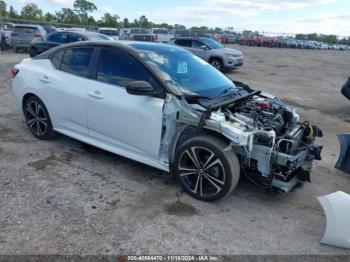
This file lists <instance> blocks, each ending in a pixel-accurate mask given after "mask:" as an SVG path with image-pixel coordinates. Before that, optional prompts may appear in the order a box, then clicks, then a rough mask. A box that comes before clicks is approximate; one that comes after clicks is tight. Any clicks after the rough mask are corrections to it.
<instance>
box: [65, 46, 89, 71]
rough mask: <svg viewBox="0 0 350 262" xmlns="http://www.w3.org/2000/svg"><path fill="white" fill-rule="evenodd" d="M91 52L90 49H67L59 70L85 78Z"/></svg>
mask: <svg viewBox="0 0 350 262" xmlns="http://www.w3.org/2000/svg"><path fill="white" fill-rule="evenodd" d="M93 50H94V49H93V48H91V47H83V48H72V49H67V50H66V52H65V53H64V57H63V60H62V65H61V70H62V71H64V72H67V73H71V74H74V75H77V76H81V77H86V76H87V74H88V68H89V64H90V60H91V56H92V53H93Z"/></svg>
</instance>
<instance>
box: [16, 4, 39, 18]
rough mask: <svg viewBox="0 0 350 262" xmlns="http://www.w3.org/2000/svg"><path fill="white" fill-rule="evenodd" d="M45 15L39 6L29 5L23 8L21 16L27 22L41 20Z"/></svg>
mask: <svg viewBox="0 0 350 262" xmlns="http://www.w3.org/2000/svg"><path fill="white" fill-rule="evenodd" d="M42 15H43V11H42V10H41V9H39V7H38V6H37V4H34V3H29V4H27V5H25V6H24V7H23V8H22V11H21V16H22V18H24V19H27V20H39V19H41V17H42Z"/></svg>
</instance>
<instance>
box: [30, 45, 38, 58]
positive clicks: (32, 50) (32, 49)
mask: <svg viewBox="0 0 350 262" xmlns="http://www.w3.org/2000/svg"><path fill="white" fill-rule="evenodd" d="M29 56H30V57H34V56H36V49H35V48H34V47H30V48H29Z"/></svg>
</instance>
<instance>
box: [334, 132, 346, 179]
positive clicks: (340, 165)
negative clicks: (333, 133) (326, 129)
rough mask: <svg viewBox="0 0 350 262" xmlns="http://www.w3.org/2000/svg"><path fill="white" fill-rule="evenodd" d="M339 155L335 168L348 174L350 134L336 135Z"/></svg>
mask: <svg viewBox="0 0 350 262" xmlns="http://www.w3.org/2000/svg"><path fill="white" fill-rule="evenodd" d="M338 139H339V143H340V155H339V159H338V162H337V164H336V165H335V168H337V169H339V170H341V171H343V172H345V173H347V174H350V134H340V135H338Z"/></svg>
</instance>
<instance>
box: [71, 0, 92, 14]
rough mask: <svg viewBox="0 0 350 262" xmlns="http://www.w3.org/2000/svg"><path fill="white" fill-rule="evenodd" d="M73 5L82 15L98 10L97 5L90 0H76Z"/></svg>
mask: <svg viewBox="0 0 350 262" xmlns="http://www.w3.org/2000/svg"><path fill="white" fill-rule="evenodd" d="M73 6H74V11H75V12H77V13H78V14H79V15H80V16H87V14H88V13H91V12H93V11H95V10H97V7H96V5H95V4H94V3H92V2H90V1H88V0H75V2H74V4H73Z"/></svg>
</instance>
